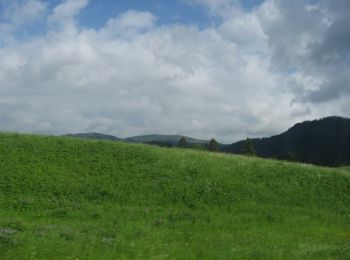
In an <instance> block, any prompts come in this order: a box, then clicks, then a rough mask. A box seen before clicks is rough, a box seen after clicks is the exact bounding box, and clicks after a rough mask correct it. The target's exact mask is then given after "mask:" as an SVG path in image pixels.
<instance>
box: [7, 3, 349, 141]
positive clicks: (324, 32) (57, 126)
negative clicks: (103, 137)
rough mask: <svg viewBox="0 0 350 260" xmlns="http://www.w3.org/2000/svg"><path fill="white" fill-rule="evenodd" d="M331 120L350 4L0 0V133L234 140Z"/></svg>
mask: <svg viewBox="0 0 350 260" xmlns="http://www.w3.org/2000/svg"><path fill="white" fill-rule="evenodd" d="M329 115H340V116H350V1H349V0H293V1H290V0H264V1H263V0H241V1H239V0H172V1H165V0H142V1H140V0H98V1H97V0H90V1H89V0H63V1H62V0H50V1H44V0H0V131H16V132H27V133H44V134H64V133H75V132H101V133H107V134H113V135H116V136H118V137H127V136H133V135H140V134H152V133H160V134H166V133H169V134H173V133H177V134H184V135H188V136H194V137H198V138H211V137H215V138H216V139H217V140H219V141H221V142H224V143H231V142H233V141H236V140H238V139H240V138H245V137H247V136H249V137H258V136H269V135H273V134H278V133H280V132H282V131H284V130H286V129H288V128H289V127H290V126H292V125H293V124H294V123H296V122H300V121H303V120H310V119H315V118H320V117H325V116H329Z"/></svg>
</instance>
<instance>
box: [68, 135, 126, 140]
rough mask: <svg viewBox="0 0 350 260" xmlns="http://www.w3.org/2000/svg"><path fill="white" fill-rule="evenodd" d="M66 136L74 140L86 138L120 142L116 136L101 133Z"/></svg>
mask: <svg viewBox="0 0 350 260" xmlns="http://www.w3.org/2000/svg"><path fill="white" fill-rule="evenodd" d="M64 136H68V137H74V138H85V139H97V140H109V141H118V140H120V139H119V138H118V137H116V136H113V135H106V134H100V133H79V134H66V135H64Z"/></svg>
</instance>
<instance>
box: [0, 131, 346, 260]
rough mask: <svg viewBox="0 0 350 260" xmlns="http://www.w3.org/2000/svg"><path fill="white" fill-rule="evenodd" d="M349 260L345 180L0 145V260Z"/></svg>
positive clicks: (98, 149)
mask: <svg viewBox="0 0 350 260" xmlns="http://www.w3.org/2000/svg"><path fill="white" fill-rule="evenodd" d="M129 258H132V259H350V176H349V174H348V173H346V172H345V171H343V170H337V169H329V168H320V167H315V166H311V165H303V164H293V163H287V162H280V161H273V160H264V159H258V158H248V157H242V156H232V155H225V154H216V153H208V152H203V151H192V150H186V149H185V150H180V149H166V148H157V147H153V146H146V145H140V144H126V143H112V142H107V141H89V140H76V139H71V138H59V137H40V136H29V135H18V134H0V259H129Z"/></svg>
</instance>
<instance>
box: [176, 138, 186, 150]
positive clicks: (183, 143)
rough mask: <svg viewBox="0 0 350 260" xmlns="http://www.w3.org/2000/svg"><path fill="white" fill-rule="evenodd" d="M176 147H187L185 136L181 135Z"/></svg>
mask: <svg viewBox="0 0 350 260" xmlns="http://www.w3.org/2000/svg"><path fill="white" fill-rule="evenodd" d="M177 146H178V147H181V148H186V147H187V141H186V138H185V137H181V138H180V140H179V142H178V144H177Z"/></svg>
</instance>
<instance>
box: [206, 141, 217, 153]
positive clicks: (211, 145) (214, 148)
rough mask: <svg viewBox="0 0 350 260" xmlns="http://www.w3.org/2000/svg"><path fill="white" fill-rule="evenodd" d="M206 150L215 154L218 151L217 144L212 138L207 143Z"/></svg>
mask: <svg viewBox="0 0 350 260" xmlns="http://www.w3.org/2000/svg"><path fill="white" fill-rule="evenodd" d="M208 150H209V151H211V152H217V151H218V150H219V143H218V142H217V141H216V140H215V139H214V138H212V139H211V140H210V141H209V143H208Z"/></svg>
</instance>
